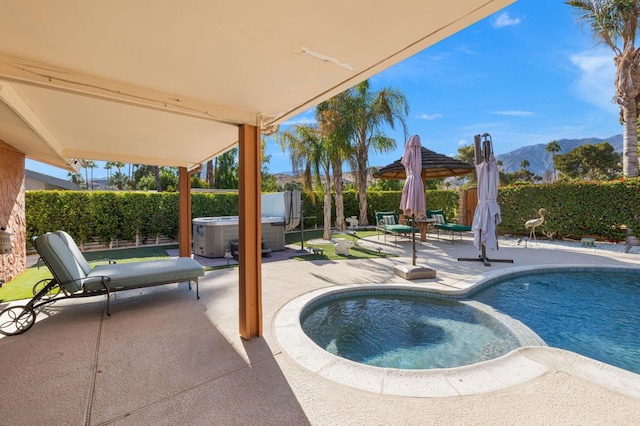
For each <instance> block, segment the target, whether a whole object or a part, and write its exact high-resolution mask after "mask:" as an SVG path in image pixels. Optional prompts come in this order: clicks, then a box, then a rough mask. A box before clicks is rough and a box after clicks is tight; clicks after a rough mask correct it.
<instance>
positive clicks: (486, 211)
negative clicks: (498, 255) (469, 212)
mask: <svg viewBox="0 0 640 426" xmlns="http://www.w3.org/2000/svg"><path fill="white" fill-rule="evenodd" d="M474 144H475V157H476V173H477V177H478V205H477V206H476V210H475V212H474V214H473V223H472V225H471V230H472V231H473V233H474V235H473V244H474V245H475V246H476V247H477V248H478V249H480V250H481V254H480V256H479V257H478V258H471V259H465V258H459V259H458V260H477V261H481V262H483V263H484V264H485V266H491V263H489V262H508V263H513V260H507V259H489V258H487V255H486V249H487V248H489V249H491V250H497V249H498V234H497V230H496V227H497V225H498V224H499V223H500V222H501V221H502V219H501V218H500V206H499V205H498V201H497V199H498V184H499V181H500V174H499V173H498V165H497V164H496V159H495V157H494V156H493V146H492V141H491V135H489V134H488V133H485V134H484V135H482V136H480V135H476V136H475V137H474ZM481 144H482V146H480V145H481Z"/></svg>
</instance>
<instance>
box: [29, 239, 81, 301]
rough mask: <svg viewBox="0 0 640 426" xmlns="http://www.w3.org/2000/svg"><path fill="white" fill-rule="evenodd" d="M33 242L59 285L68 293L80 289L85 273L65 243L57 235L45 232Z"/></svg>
mask: <svg viewBox="0 0 640 426" xmlns="http://www.w3.org/2000/svg"><path fill="white" fill-rule="evenodd" d="M35 244H36V249H37V250H38V253H39V254H40V256H42V259H43V260H44V262H45V264H46V265H47V266H48V267H49V269H51V273H52V274H53V276H54V277H55V278H56V280H58V283H59V284H60V286H61V287H63V288H64V289H65V290H66V291H68V292H70V293H75V292H77V291H79V290H81V289H82V281H83V280H84V279H85V278H86V274H85V273H84V271H83V270H82V268H81V267H80V265H78V262H76V259H75V257H74V256H73V253H71V250H70V249H69V247H68V246H67V244H66V243H65V242H64V241H62V239H61V238H60V237H59V236H58V235H56V234H52V233H46V234H44V235H41V236H39V237H38V238H36V240H35Z"/></svg>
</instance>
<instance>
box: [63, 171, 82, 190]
mask: <svg viewBox="0 0 640 426" xmlns="http://www.w3.org/2000/svg"><path fill="white" fill-rule="evenodd" d="M67 178H69V181H70V182H72V183H75V184H76V185H78V186H79V187H82V184H83V183H84V182H83V180H82V175H81V174H80V173H67Z"/></svg>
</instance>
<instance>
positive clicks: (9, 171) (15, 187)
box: [0, 141, 27, 281]
mask: <svg viewBox="0 0 640 426" xmlns="http://www.w3.org/2000/svg"><path fill="white" fill-rule="evenodd" d="M24 158H25V156H24V154H23V153H21V152H19V151H17V150H16V149H14V148H13V147H11V146H9V145H7V144H5V143H4V142H2V141H0V227H6V228H7V229H6V230H7V232H10V233H12V234H13V235H12V237H11V243H12V246H13V247H12V249H13V251H12V253H11V254H0V280H4V281H9V280H11V279H13V278H15V277H16V276H17V275H18V274H20V273H21V272H23V271H24V270H25V269H26V267H27V252H26V246H25V241H26V235H25V234H26V232H27V228H26V220H25V210H24V209H25V206H24Z"/></svg>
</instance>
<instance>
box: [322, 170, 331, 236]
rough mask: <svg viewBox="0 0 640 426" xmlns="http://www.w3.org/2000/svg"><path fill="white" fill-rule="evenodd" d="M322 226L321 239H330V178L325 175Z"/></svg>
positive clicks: (327, 174)
mask: <svg viewBox="0 0 640 426" xmlns="http://www.w3.org/2000/svg"><path fill="white" fill-rule="evenodd" d="M323 211H324V225H323V227H322V239H324V240H330V239H331V176H330V175H329V173H328V172H327V173H325V182H324V207H323Z"/></svg>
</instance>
